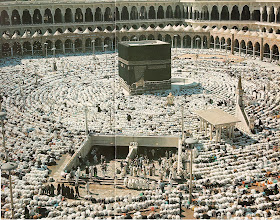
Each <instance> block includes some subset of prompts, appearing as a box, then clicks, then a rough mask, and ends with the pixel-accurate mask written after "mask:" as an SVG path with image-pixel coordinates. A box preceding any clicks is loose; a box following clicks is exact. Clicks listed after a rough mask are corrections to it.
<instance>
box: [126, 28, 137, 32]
mask: <svg viewBox="0 0 280 220" xmlns="http://www.w3.org/2000/svg"><path fill="white" fill-rule="evenodd" d="M128 32H136V30H135V29H134V28H133V27H131V28H129V30H128Z"/></svg>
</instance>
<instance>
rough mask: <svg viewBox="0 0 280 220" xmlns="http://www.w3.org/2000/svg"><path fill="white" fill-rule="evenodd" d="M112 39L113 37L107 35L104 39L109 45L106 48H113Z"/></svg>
mask: <svg viewBox="0 0 280 220" xmlns="http://www.w3.org/2000/svg"><path fill="white" fill-rule="evenodd" d="M112 43H113V42H112V40H111V38H109V37H106V38H105V39H104V45H108V49H106V50H112Z"/></svg>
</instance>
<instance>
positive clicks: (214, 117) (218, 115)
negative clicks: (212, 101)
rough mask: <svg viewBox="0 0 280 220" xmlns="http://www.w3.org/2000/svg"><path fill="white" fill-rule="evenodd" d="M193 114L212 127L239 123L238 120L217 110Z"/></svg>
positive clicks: (200, 111)
mask: <svg viewBox="0 0 280 220" xmlns="http://www.w3.org/2000/svg"><path fill="white" fill-rule="evenodd" d="M194 113H195V114H197V115H198V116H199V117H201V118H202V119H204V120H206V121H207V122H209V123H210V124H212V125H214V126H218V125H227V124H236V123H238V122H240V120H239V119H238V118H236V117H234V116H233V115H231V114H229V113H227V112H224V111H223V110H221V109H219V108H214V109H207V110H199V111H195V112H194Z"/></svg>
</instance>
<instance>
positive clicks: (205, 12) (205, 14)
mask: <svg viewBox="0 0 280 220" xmlns="http://www.w3.org/2000/svg"><path fill="white" fill-rule="evenodd" d="M201 16H202V20H209V11H208V7H207V6H206V5H204V6H203V7H202V12H201Z"/></svg>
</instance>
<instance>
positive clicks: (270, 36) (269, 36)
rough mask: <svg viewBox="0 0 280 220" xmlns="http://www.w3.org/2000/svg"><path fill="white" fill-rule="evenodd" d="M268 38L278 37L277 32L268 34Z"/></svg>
mask: <svg viewBox="0 0 280 220" xmlns="http://www.w3.org/2000/svg"><path fill="white" fill-rule="evenodd" d="M267 38H269V39H276V36H275V34H273V33H270V34H268V36H267Z"/></svg>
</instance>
